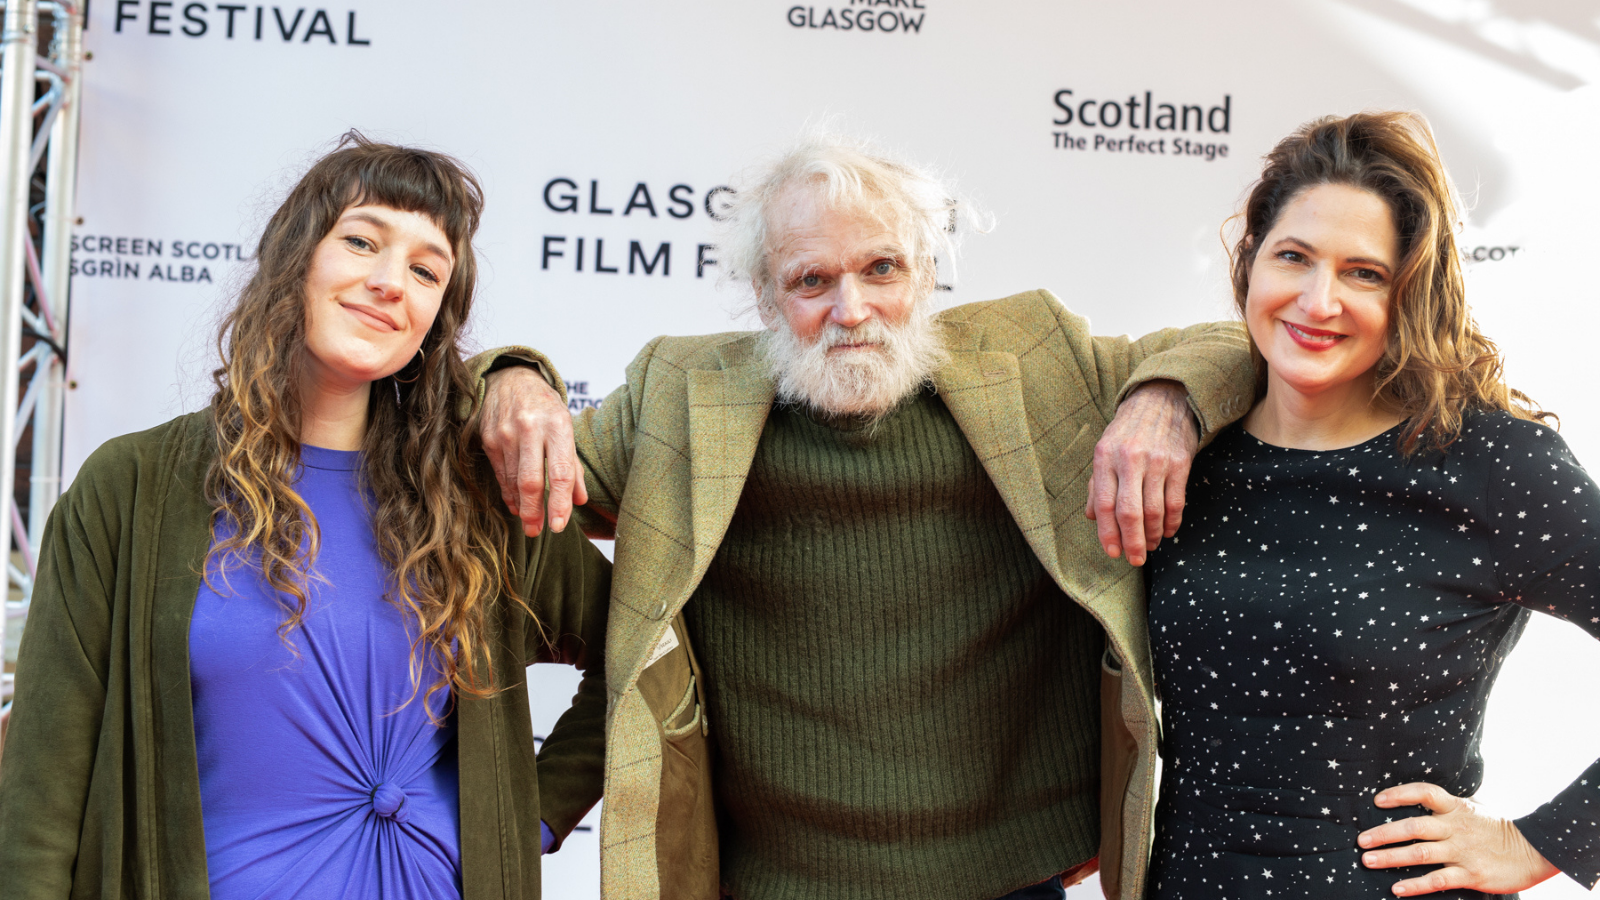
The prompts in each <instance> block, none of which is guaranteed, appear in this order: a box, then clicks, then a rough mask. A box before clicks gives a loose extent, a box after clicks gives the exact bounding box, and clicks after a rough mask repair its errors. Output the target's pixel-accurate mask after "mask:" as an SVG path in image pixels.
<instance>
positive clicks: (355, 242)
mask: <svg viewBox="0 0 1600 900" xmlns="http://www.w3.org/2000/svg"><path fill="white" fill-rule="evenodd" d="M344 242H345V243H346V244H349V245H350V246H352V247H354V248H356V249H357V250H371V249H372V242H371V241H369V240H367V239H366V238H364V237H361V236H360V235H356V234H352V235H350V236H349V237H346V238H345V239H344Z"/></svg>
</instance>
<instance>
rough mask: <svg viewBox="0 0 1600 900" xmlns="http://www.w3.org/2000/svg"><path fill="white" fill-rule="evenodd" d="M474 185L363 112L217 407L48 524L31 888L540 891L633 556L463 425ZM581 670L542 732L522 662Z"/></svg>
mask: <svg viewBox="0 0 1600 900" xmlns="http://www.w3.org/2000/svg"><path fill="white" fill-rule="evenodd" d="M481 211H482V195H481V191H480V188H479V185H478V182H477V181H476V179H475V178H474V177H473V176H472V175H471V174H470V173H469V172H467V171H466V170H465V169H464V168H463V167H462V166H461V165H460V164H459V163H457V162H456V161H454V160H452V159H450V158H449V157H446V156H442V155H440V154H437V153H431V152H427V151H422V150H416V149H410V148H405V147H397V146H391V145H385V144H378V143H373V142H370V141H367V140H366V139H364V138H362V137H361V136H360V135H357V134H355V133H351V134H350V135H347V136H346V137H345V139H344V140H343V141H341V143H340V146H339V147H338V149H336V150H335V151H333V152H332V153H330V154H328V155H327V156H324V157H323V158H322V159H320V160H318V161H317V162H316V163H315V164H314V165H313V166H312V167H311V169H310V171H308V172H307V173H306V175H305V176H304V177H303V178H302V179H301V180H300V182H299V183H298V184H297V185H296V186H295V187H294V188H293V190H291V191H290V193H289V196H288V198H287V200H285V202H284V203H283V205H282V206H281V207H280V208H279V209H278V210H277V212H276V213H275V214H274V215H273V216H272V219H271V221H270V222H269V223H268V224H267V227H266V230H265V232H264V234H263V236H262V238H261V243H260V248H259V251H258V269H257V271H256V272H255V274H254V277H252V278H251V280H250V281H249V283H248V284H247V285H246V287H245V288H244V290H243V291H242V293H241V294H240V296H239V298H238V301H237V303H236V305H235V306H234V307H233V309H232V311H231V312H230V313H229V314H228V315H227V317H226V319H225V320H224V322H223V326H222V333H221V336H220V338H219V348H220V352H221V356H222V365H221V367H220V368H218V369H217V370H216V373H215V382H216V392H215V394H214V395H213V398H212V402H211V407H210V409H209V410H206V411H204V412H200V413H195V414H191V415H186V416H180V417H179V418H177V419H174V420H172V421H170V422H168V423H166V424H164V425H161V426H159V427H157V428H154V429H151V430H150V431H146V432H143V433H140V434H134V435H128V436H125V437H121V438H117V439H115V440H112V441H109V442H107V443H106V444H105V445H104V446H102V447H101V448H100V449H99V450H97V451H96V452H95V453H94V455H93V456H91V457H90V459H89V460H88V461H87V462H86V463H85V464H84V466H83V469H82V470H81V471H80V473H79V474H78V476H77V478H76V479H75V480H74V482H73V484H72V487H71V489H70V490H68V491H67V492H66V494H65V495H64V496H63V497H62V499H61V502H60V504H59V505H58V506H57V507H56V509H55V511H54V512H53V513H52V515H51V518H50V524H49V527H48V529H47V531H46V535H45V539H44V543H43V546H42V548H41V564H40V572H39V578H38V583H37V586H36V588H35V592H34V598H33V605H32V611H31V613H30V616H29V621H28V627H27V631H26V635H25V637H24V640H23V644H22V650H21V656H20V659H19V662H18V675H17V696H16V701H15V705H14V711H13V717H12V721H11V727H10V733H9V735H8V737H7V746H6V753H5V757H4V765H3V767H0V884H3V885H4V886H5V888H4V893H5V896H6V897H7V898H16V900H21V898H44V897H67V896H74V897H77V896H104V897H155V896H161V897H196V898H200V897H207V896H210V897H214V898H218V900H232V898H251V900H254V898H274V897H284V898H288V897H333V896H342V897H347V898H377V897H384V898H413V897H415V898H438V897H467V898H477V897H518V898H522V897H529V898H531V897H537V896H538V894H539V855H540V852H541V849H542V848H543V849H548V848H549V847H550V846H551V845H552V844H553V843H555V842H556V840H557V839H558V838H559V837H560V836H564V835H565V834H567V833H568V832H569V831H570V830H571V829H572V828H573V826H575V825H576V824H577V822H578V820H579V819H581V818H582V817H583V815H584V813H585V812H586V811H587V810H588V809H589V808H590V807H591V806H593V805H594V803H595V802H596V801H597V800H598V799H599V797H600V788H601V785H600V780H601V771H602V768H601V766H602V757H603V740H604V739H603V720H604V716H605V702H604V683H603V677H602V670H601V659H602V648H603V645H604V643H603V642H604V635H605V621H606V615H605V611H606V602H607V593H608V589H609V582H610V567H609V564H608V563H607V562H606V561H605V559H604V558H603V557H602V556H601V555H600V554H599V552H598V551H596V550H595V549H594V547H593V546H592V545H590V544H589V543H588V542H587V540H585V539H584V538H583V537H582V536H581V535H580V534H578V533H577V532H576V531H569V532H566V533H564V534H556V533H551V532H548V531H547V532H545V533H544V534H543V535H541V536H539V537H536V538H528V537H526V536H525V535H524V534H523V531H522V529H521V528H520V527H518V523H517V521H516V520H515V519H514V518H512V517H511V516H510V515H509V514H508V513H506V512H505V510H504V509H503V508H501V506H500V504H499V503H498V502H497V498H498V494H497V491H496V490H495V489H494V487H493V479H492V474H491V473H490V472H489V470H488V466H487V464H486V463H485V461H484V459H483V455H482V452H481V450H480V449H479V448H478V447H477V446H475V445H474V443H473V442H472V439H471V435H473V434H474V432H475V429H474V428H472V427H470V425H471V419H472V418H473V415H474V405H475V401H476V382H475V377H476V374H477V373H474V372H473V371H472V370H471V369H470V368H469V365H468V364H467V363H465V362H464V361H463V360H462V358H461V353H460V349H459V342H460V340H461V337H462V332H463V329H464V327H465V325H466V321H467V315H468V312H469V311H470V309H471V306H472V300H473V290H474V285H475V278H476V267H475V260H474V256H473V249H472V237H473V234H474V233H475V232H476V230H477V227H478V222H479V218H480V214H481ZM535 661H560V662H565V663H570V664H572V665H576V666H579V667H580V668H582V669H583V670H584V672H585V678H584V680H583V683H582V687H581V688H580V690H579V693H578V696H577V697H576V698H574V701H573V705H572V708H571V709H570V710H569V711H568V712H567V713H566V715H564V716H563V717H562V719H561V721H560V722H559V723H558V724H557V726H556V728H555V729H554V731H553V732H552V733H551V734H550V736H549V738H548V739H547V740H546V741H545V742H544V745H543V748H542V750H541V751H540V752H539V753H538V754H537V757H536V754H535V749H534V745H533V734H532V727H531V723H530V720H529V709H528V697H527V687H526V683H525V673H524V667H525V666H526V665H528V664H529V663H532V662H535Z"/></svg>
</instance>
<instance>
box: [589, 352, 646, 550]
mask: <svg viewBox="0 0 1600 900" xmlns="http://www.w3.org/2000/svg"><path fill="white" fill-rule="evenodd" d="M664 340H666V338H665V337H658V338H655V339H654V340H652V341H651V342H650V343H648V344H646V345H645V347H644V349H643V350H640V351H639V355H638V356H636V357H634V359H633V362H631V363H629V364H628V371H627V376H626V379H625V380H624V381H623V383H622V384H621V386H619V387H618V388H617V389H616V390H614V391H612V392H611V393H610V394H608V395H607V396H606V399H605V400H604V401H603V402H602V403H601V404H600V408H599V409H593V408H591V409H586V410H584V411H583V412H582V413H580V414H579V415H578V416H576V417H574V419H573V420H572V432H573V438H574V439H575V440H576V441H577V444H578V460H579V461H580V462H581V463H582V464H583V474H584V478H585V479H586V481H587V486H588V489H589V505H588V506H584V507H581V508H579V509H575V510H573V516H574V518H576V519H577V521H578V524H579V525H580V526H581V527H582V528H583V530H584V532H585V533H587V534H588V535H590V536H591V537H596V538H605V539H609V538H614V537H615V536H616V527H617V515H618V514H619V511H620V510H621V509H622V497H623V494H624V493H625V492H626V491H627V487H628V470H629V469H630V468H631V467H632V463H633V448H634V441H635V440H636V439H637V438H638V436H639V425H640V414H641V412H642V411H643V408H644V402H645V397H646V394H647V391H648V388H647V386H646V382H647V380H648V378H649V375H650V370H651V367H652V366H653V365H656V364H658V362H659V364H663V365H665V364H667V363H666V362H665V361H658V359H657V357H656V350H657V348H658V347H660V346H661V343H662V341H664Z"/></svg>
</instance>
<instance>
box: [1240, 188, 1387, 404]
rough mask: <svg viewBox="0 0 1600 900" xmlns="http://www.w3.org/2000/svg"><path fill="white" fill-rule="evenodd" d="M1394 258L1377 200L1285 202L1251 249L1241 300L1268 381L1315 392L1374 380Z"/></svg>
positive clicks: (1337, 192)
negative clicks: (1246, 285) (1246, 287)
mask: <svg viewBox="0 0 1600 900" xmlns="http://www.w3.org/2000/svg"><path fill="white" fill-rule="evenodd" d="M1399 256H1400V239H1399V235H1398V234H1397V232H1396V231H1395V226H1394V216H1393V215H1392V214H1391V213H1390V211H1389V205H1388V203H1386V202H1385V201H1384V200H1383V198H1381V197H1379V196H1378V195H1377V194H1374V193H1372V192H1371V191H1367V190H1363V189H1361V188H1356V187H1351V186H1349V185H1343V184H1323V185H1318V186H1316V187H1313V188H1310V189H1308V190H1306V191H1305V192H1304V193H1302V194H1300V196H1298V197H1296V198H1295V199H1294V200H1292V201H1290V203H1289V205H1288V206H1286V207H1285V208H1284V210H1283V213H1282V215H1281V216H1279V218H1278V222H1277V224H1276V225H1274V226H1273V228H1272V230H1271V231H1270V232H1268V233H1267V236H1266V238H1265V239H1264V240H1262V242H1261V247H1260V249H1259V250H1258V251H1257V252H1256V255H1255V261H1254V262H1253V263H1252V264H1251V266H1250V292H1249V294H1248V296H1247V297H1246V300H1245V323H1246V325H1248V327H1249V328H1250V336H1251V338H1253V339H1254V340H1255V343H1256V346H1257V347H1259V348H1260V349H1261V355H1262V356H1263V357H1265V358H1266V361H1267V375H1268V381H1269V384H1271V385H1273V386H1276V387H1282V388H1289V389H1292V390H1295V391H1298V392H1300V393H1302V394H1306V395H1315V394H1321V393H1323V392H1325V391H1328V390H1330V389H1334V388H1339V387H1344V386H1347V385H1349V384H1351V382H1355V381H1357V380H1370V379H1372V378H1374V377H1375V375H1374V374H1373V367H1374V366H1375V365H1376V364H1377V362H1378V360H1379V359H1381V358H1382V357H1383V350H1384V345H1385V342H1386V340H1387V337H1388V330H1389V297H1390V291H1391V287H1392V285H1393V282H1394V275H1395V267H1396V266H1397V265H1398V263H1399Z"/></svg>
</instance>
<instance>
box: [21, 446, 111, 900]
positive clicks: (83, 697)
mask: <svg viewBox="0 0 1600 900" xmlns="http://www.w3.org/2000/svg"><path fill="white" fill-rule="evenodd" d="M88 468H89V467H87V466H86V467H85V472H84V473H83V474H80V476H79V479H78V483H77V484H75V485H74V489H73V490H72V491H70V492H68V495H67V496H66V497H64V498H62V500H61V502H60V504H59V505H57V507H56V508H55V510H54V511H53V512H52V513H51V515H50V520H49V523H48V524H47V525H46V527H45V536H44V541H43V543H42V544H41V547H40V549H41V553H40V560H39V570H38V577H37V579H36V581H35V583H34V592H33V602H32V605H31V607H30V608H29V612H28V621H27V628H26V631H25V632H24V634H23V640H22V648H21V652H20V654H19V655H18V659H17V682H16V684H17V688H16V696H15V703H14V705H13V707H12V714H11V722H10V726H9V729H8V732H7V735H6V743H5V754H4V757H3V762H0V885H5V888H4V894H5V896H6V897H7V898H8V900H35V898H37V900H43V898H65V897H67V896H69V895H71V894H73V884H72V882H73V871H74V867H75V863H76V860H77V855H78V842H79V838H80V835H81V833H82V831H83V817H84V809H85V807H86V805H87V803H88V799H89V791H90V786H91V781H92V776H93V771H94V766H95V762H96V757H97V755H98V752H97V751H98V747H99V740H100V733H101V727H102V718H103V716H104V710H105V702H106V692H107V684H108V680H109V676H110V656H111V619H112V615H111V596H112V591H113V586H114V584H115V565H116V563H115V561H116V555H117V554H116V550H117V541H116V540H115V537H114V530H115V525H114V523H115V521H116V520H117V519H118V516H117V514H116V511H115V509H114V508H112V507H113V504H109V503H107V504H99V503H96V502H95V499H96V497H95V495H96V492H95V491H94V490H93V484H92V481H93V476H92V473H90V472H89V471H88Z"/></svg>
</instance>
